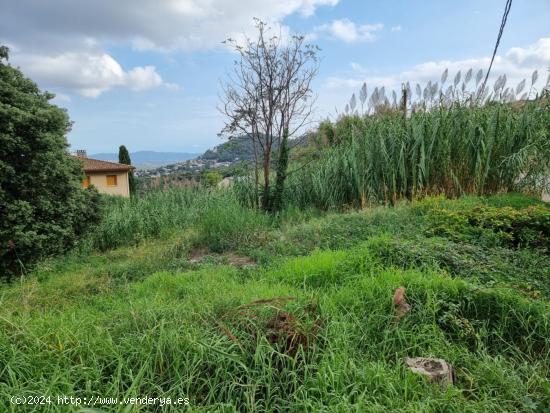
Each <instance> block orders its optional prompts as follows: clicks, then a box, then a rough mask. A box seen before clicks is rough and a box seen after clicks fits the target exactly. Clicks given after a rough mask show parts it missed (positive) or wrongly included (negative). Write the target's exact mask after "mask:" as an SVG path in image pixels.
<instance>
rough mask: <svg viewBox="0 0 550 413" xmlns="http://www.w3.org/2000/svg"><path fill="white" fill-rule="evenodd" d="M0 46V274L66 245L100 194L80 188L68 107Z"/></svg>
mask: <svg viewBox="0 0 550 413" xmlns="http://www.w3.org/2000/svg"><path fill="white" fill-rule="evenodd" d="M7 57H8V56H7V49H6V48H3V49H0V216H1V217H2V219H1V221H0V277H2V275H3V276H4V277H5V278H7V279H8V280H9V279H10V278H11V277H12V276H13V275H16V274H20V273H22V272H24V271H25V269H26V268H27V267H28V266H29V265H32V264H33V263H35V262H36V261H37V260H38V259H40V258H42V257H44V256H48V255H52V254H56V253H59V252H61V251H65V250H67V249H68V248H70V247H71V246H72V245H73V244H74V243H75V241H76V240H77V239H78V238H79V237H80V236H81V235H82V234H83V233H84V232H85V231H86V230H87V229H88V228H89V227H90V226H91V225H93V224H94V223H95V222H97V221H98V219H99V203H100V201H99V200H100V198H99V194H98V193H97V192H96V191H95V190H92V189H87V190H83V189H82V188H81V185H82V169H81V165H80V163H79V161H78V160H77V159H76V158H74V159H73V158H71V157H70V156H68V154H67V147H68V144H67V140H66V138H65V134H66V133H67V132H68V131H69V129H70V125H71V123H70V120H69V118H68V116H67V113H66V112H65V111H64V110H62V109H60V108H58V107H57V106H54V105H52V104H51V103H49V100H50V99H52V98H53V97H54V95H52V94H50V93H47V92H42V91H40V90H39V89H38V87H37V86H36V85H35V84H34V83H33V82H32V81H31V80H30V79H27V78H26V77H25V76H24V75H23V74H22V73H21V72H20V71H19V70H18V69H15V68H13V67H11V66H10V65H9V64H7V63H6V62H4V61H3V60H6V61H7Z"/></svg>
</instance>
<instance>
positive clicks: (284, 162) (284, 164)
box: [271, 129, 288, 212]
mask: <svg viewBox="0 0 550 413" xmlns="http://www.w3.org/2000/svg"><path fill="white" fill-rule="evenodd" d="M287 169H288V129H285V130H284V131H283V138H282V140H281V144H280V146H279V159H278V160H277V178H276V181H275V191H274V192H273V197H272V208H271V210H272V212H279V211H281V210H282V209H283V204H284V189H285V180H286V173H287Z"/></svg>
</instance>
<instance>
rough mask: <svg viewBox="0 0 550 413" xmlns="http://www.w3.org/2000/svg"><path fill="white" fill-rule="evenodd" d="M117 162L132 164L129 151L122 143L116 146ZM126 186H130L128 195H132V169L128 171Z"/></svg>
mask: <svg viewBox="0 0 550 413" xmlns="http://www.w3.org/2000/svg"><path fill="white" fill-rule="evenodd" d="M118 162H119V163H123V164H124V165H132V160H131V159H130V153H129V152H128V149H126V146H124V145H120V147H119V148H118ZM128 186H129V187H130V195H134V194H135V193H136V178H135V176H134V172H133V171H130V172H128Z"/></svg>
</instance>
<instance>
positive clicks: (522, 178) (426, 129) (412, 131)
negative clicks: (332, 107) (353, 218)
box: [285, 101, 550, 208]
mask: <svg viewBox="0 0 550 413" xmlns="http://www.w3.org/2000/svg"><path fill="white" fill-rule="evenodd" d="M338 122H340V123H346V124H347V125H348V127H349V134H348V136H346V137H344V138H343V139H341V143H340V144H339V145H337V146H336V147H334V148H331V149H327V150H326V151H324V154H323V155H322V157H321V159H320V160H319V161H317V162H315V163H311V164H310V165H309V166H308V167H305V168H301V169H299V170H298V171H297V172H295V173H291V174H290V176H289V179H288V186H287V190H286V194H285V197H286V199H287V202H289V203H291V204H294V205H297V206H300V207H305V206H312V205H313V206H317V207H321V208H333V207H342V206H344V205H353V206H364V205H365V204H367V203H390V204H391V203H394V202H395V201H397V200H399V199H403V198H408V199H412V198H417V197H422V196H425V195H428V194H445V195H447V196H449V197H456V196H460V195H463V194H475V195H485V194H493V193H499V192H507V191H517V190H527V191H531V192H538V193H540V191H542V190H543V189H545V188H548V187H549V186H550V182H549V177H550V110H549V106H548V103H547V101H536V102H534V103H527V104H524V105H522V106H521V107H519V108H518V105H513V104H510V103H497V102H493V103H491V104H488V105H485V106H474V107H472V106H469V105H468V106H466V105H462V104H460V103H455V104H453V105H451V106H450V107H449V108H444V107H439V108H435V109H433V110H430V111H415V112H413V113H412V114H409V115H408V116H403V114H402V113H399V112H398V111H388V112H387V113H384V114H378V115H375V116H362V117H361V116H357V115H354V116H348V117H344V118H341V119H340V120H339V121H338ZM338 122H337V125H335V130H336V131H337V132H338V126H339V123H338Z"/></svg>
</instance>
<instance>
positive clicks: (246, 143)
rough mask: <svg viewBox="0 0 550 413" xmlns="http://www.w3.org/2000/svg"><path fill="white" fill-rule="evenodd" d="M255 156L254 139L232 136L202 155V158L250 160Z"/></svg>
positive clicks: (228, 160)
mask: <svg viewBox="0 0 550 413" xmlns="http://www.w3.org/2000/svg"><path fill="white" fill-rule="evenodd" d="M253 158H254V149H253V146H252V141H251V140H250V138H249V137H247V136H237V137H234V138H231V139H229V140H228V141H226V142H224V143H222V144H220V145H218V146H215V147H214V148H212V149H208V150H207V151H206V152H205V153H203V154H202V155H201V156H200V159H204V160H209V161H218V162H236V161H250V160H252V159H253Z"/></svg>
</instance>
